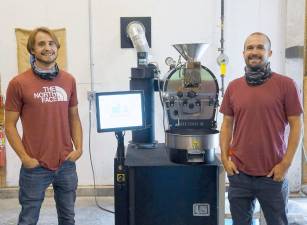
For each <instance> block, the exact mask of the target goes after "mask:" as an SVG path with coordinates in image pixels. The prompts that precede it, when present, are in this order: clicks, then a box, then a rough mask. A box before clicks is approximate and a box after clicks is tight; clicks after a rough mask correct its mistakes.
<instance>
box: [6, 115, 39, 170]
mask: <svg viewBox="0 0 307 225" xmlns="http://www.w3.org/2000/svg"><path fill="white" fill-rule="evenodd" d="M18 119H19V112H14V111H7V110H6V111H5V134H6V137H7V140H8V142H9V143H10V145H11V146H12V148H13V150H14V151H15V152H16V154H17V155H18V157H19V158H20V160H21V162H22V164H23V166H24V167H26V168H34V167H36V166H38V165H39V162H38V161H37V160H36V159H34V158H31V157H30V156H29V155H28V154H27V152H26V149H25V147H24V145H23V143H22V141H21V138H20V135H19V133H18V130H17V127H16V124H17V121H18Z"/></svg>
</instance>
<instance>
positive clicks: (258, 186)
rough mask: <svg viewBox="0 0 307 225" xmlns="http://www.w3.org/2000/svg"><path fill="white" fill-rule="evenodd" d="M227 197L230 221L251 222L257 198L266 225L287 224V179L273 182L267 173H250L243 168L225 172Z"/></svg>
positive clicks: (242, 224) (249, 224) (236, 223)
mask: <svg viewBox="0 0 307 225" xmlns="http://www.w3.org/2000/svg"><path fill="white" fill-rule="evenodd" d="M228 179H229V190H228V199H229V203H230V212H231V216H232V219H233V225H252V217H253V212H254V208H255V201H256V199H257V200H258V201H259V203H260V206H261V208H262V211H263V213H264V217H265V219H266V222H267V225H288V219H287V203H288V195H289V187H288V181H287V180H284V181H283V182H276V181H274V180H273V179H272V178H270V177H255V176H249V175H246V174H244V173H242V172H240V174H235V175H233V176H228Z"/></svg>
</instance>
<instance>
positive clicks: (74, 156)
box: [65, 150, 82, 162]
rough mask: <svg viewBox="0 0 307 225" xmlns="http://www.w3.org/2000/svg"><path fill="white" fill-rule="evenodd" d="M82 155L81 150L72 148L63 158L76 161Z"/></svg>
mask: <svg viewBox="0 0 307 225" xmlns="http://www.w3.org/2000/svg"><path fill="white" fill-rule="evenodd" d="M81 155H82V151H81V150H74V151H71V152H70V153H69V154H68V155H67V157H66V159H65V160H70V161H73V162H75V161H77V160H78V159H79V158H80V157H81Z"/></svg>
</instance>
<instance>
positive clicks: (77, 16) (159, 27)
mask: <svg viewBox="0 0 307 225" xmlns="http://www.w3.org/2000/svg"><path fill="white" fill-rule="evenodd" d="M182 2H183V1H182ZM87 4H88V3H87V1H86V0H79V1H73V0H66V1H60V0H53V1H51V2H50V1H46V0H42V1H35V0H27V1H23V0H9V1H2V2H1V6H0V7H1V9H3V10H1V14H0V27H1V28H2V30H1V39H0V49H1V51H0V59H1V60H0V73H1V75H2V88H3V91H5V90H6V87H7V84H8V81H9V80H10V79H11V78H12V76H13V75H15V74H16V73H17V62H16V58H17V57H16V41H15V36H14V28H15V27H21V28H29V29H30V28H34V27H37V26H41V25H44V26H48V27H51V28H60V27H65V28H66V29H67V50H68V71H69V72H71V73H72V74H74V75H75V77H76V79H77V81H78V95H79V103H80V104H79V110H80V115H81V120H82V124H83V128H84V140H85V142H84V155H83V157H82V158H81V159H80V160H79V161H78V164H77V165H78V173H79V181H80V184H81V185H86V184H92V176H91V169H90V161H89V153H88V152H89V150H88V135H89V131H88V127H89V123H88V120H89V116H88V115H89V112H88V108H89V104H88V101H87V91H88V90H90V63H89V27H88V5H87ZM285 9H286V0H236V1H231V0H225V39H226V42H225V52H226V54H227V55H228V56H229V58H230V63H229V66H228V75H227V76H226V84H227V83H228V81H229V80H232V79H234V78H236V77H239V76H240V75H241V74H242V71H243V67H244V61H243V58H242V49H243V42H244V40H245V38H246V36H247V35H248V34H249V33H251V32H255V31H261V32H265V33H267V34H268V35H269V36H270V37H271V40H272V48H273V51H274V55H273V57H272V60H271V61H272V63H271V64H272V68H273V69H274V70H275V71H277V72H281V73H283V72H284V64H285V60H284V49H285V32H286V29H285ZM219 12H220V1H217V0H189V1H186V2H184V3H180V1H178V0H168V1H162V0H147V1H142V0H130V1H125V0H117V1H110V0H109V1H107V0H92V19H93V20H92V21H93V33H92V39H93V63H94V67H93V73H94V81H95V84H94V87H95V90H96V91H111V90H112V91H113V90H127V89H128V88H129V86H128V85H129V83H128V81H129V76H130V68H131V67H133V66H135V65H136V53H135V51H134V50H133V49H121V48H120V27H119V21H120V17H126V16H133V17H134V16H151V17H152V54H153V56H154V60H155V61H157V62H158V63H159V65H160V69H161V71H162V73H165V72H166V70H167V68H166V66H164V59H165V58H166V57H167V56H172V57H174V58H177V56H178V54H177V52H176V51H175V50H174V49H173V48H172V47H171V46H170V45H171V44H175V43H179V42H180V43H184V42H196V41H197V42H199V41H202V42H209V43H210V44H211V45H210V47H209V49H208V50H207V53H206V54H205V56H204V58H203V60H202V62H203V64H204V65H206V66H207V67H209V68H210V69H211V70H212V71H213V72H214V73H215V74H218V66H217V64H216V58H217V56H218V52H217V48H218V46H219V39H220V37H219V32H220V30H219V29H220V27H219V24H220V21H219V17H220V16H219ZM156 102H157V103H156V105H157V109H156V110H157V113H156V121H157V123H156V138H157V139H158V140H159V141H160V142H163V141H164V134H163V131H162V130H163V129H162V121H161V120H162V116H161V114H162V113H161V108H160V106H159V102H158V99H157V101H156ZM93 116H94V115H93ZM91 124H92V127H93V129H92V140H93V142H92V150H91V152H92V156H93V159H94V161H93V164H94V168H95V173H96V181H97V184H112V182H113V157H114V154H115V149H116V141H115V137H114V135H113V134H97V133H96V131H95V129H96V127H95V118H93V119H92V122H91ZM127 140H129V135H126V141H127ZM7 157H8V165H7V166H8V168H7V183H8V185H12V186H13V185H17V180H18V172H19V171H18V170H19V169H18V168H19V160H18V158H17V157H16V156H15V154H14V153H13V151H12V150H11V149H10V148H9V147H8V151H7Z"/></svg>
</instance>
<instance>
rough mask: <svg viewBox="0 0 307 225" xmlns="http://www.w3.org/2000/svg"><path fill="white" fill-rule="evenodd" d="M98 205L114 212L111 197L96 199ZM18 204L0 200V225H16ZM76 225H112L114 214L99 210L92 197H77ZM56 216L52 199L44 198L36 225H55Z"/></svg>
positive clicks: (15, 201)
mask: <svg viewBox="0 0 307 225" xmlns="http://www.w3.org/2000/svg"><path fill="white" fill-rule="evenodd" d="M97 201H98V203H99V204H100V205H101V206H103V207H104V208H107V209H108V210H112V211H114V207H113V205H114V199H113V197H98V198H97ZM19 210H20V207H19V204H18V200H17V199H16V198H10V199H0V225H16V224H17V218H18V214H19ZM75 220H76V225H86V224H88V225H112V224H114V214H112V213H107V212H104V211H102V210H100V209H99V208H98V207H97V206H96V204H95V199H94V197H77V200H76V217H75ZM57 224H58V223H57V214H56V209H55V204H54V200H53V198H46V199H45V201H44V203H43V206H42V209H41V213H40V218H39V222H38V225H57Z"/></svg>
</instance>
